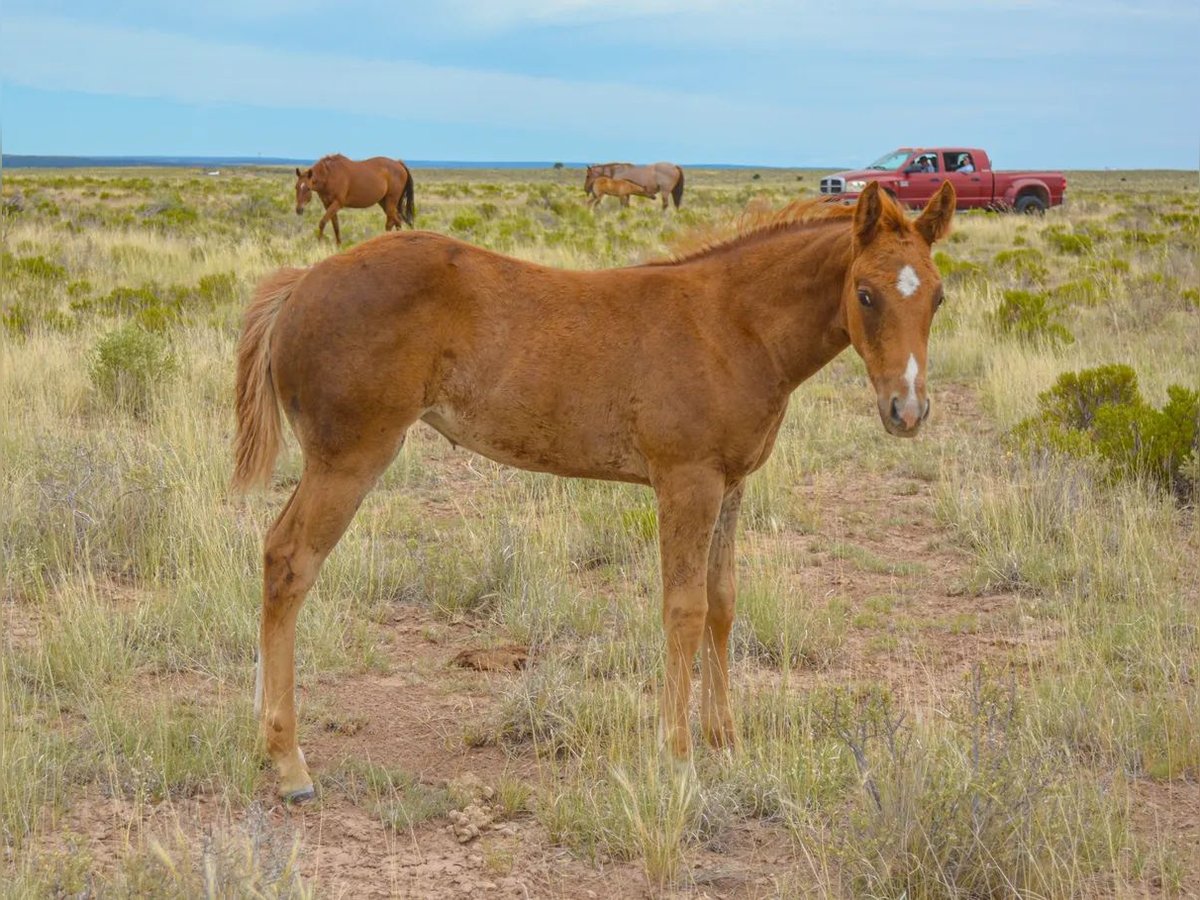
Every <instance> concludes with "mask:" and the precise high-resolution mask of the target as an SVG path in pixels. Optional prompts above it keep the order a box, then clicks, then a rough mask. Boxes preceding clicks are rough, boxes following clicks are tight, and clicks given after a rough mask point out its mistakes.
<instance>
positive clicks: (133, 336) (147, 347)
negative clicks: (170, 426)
mask: <svg viewBox="0 0 1200 900" xmlns="http://www.w3.org/2000/svg"><path fill="white" fill-rule="evenodd" d="M177 368H178V365H177V363H176V360H175V355H174V353H172V352H171V348H170V346H169V345H168V344H167V342H166V340H165V339H164V338H162V337H160V336H159V335H157V334H153V333H151V332H149V331H147V330H146V329H145V328H142V327H140V326H138V325H126V326H125V327H123V328H120V329H118V330H116V331H110V332H109V333H108V334H106V335H104V336H103V337H102V338H100V340H99V341H97V343H96V346H95V347H94V348H93V349H92V353H91V364H90V367H89V374H90V376H91V380H92V386H93V387H94V388H95V389H96V391H97V393H99V395H100V396H101V397H102V398H103V399H104V400H106V401H108V402H110V403H114V404H116V405H117V406H119V407H121V408H123V409H127V410H128V411H130V412H132V413H133V414H135V415H143V414H144V413H145V412H146V411H147V410H148V409H149V407H150V403H151V400H152V399H153V396H154V390H155V387H156V386H157V385H159V384H161V383H163V382H166V381H169V380H170V379H171V378H172V377H173V376H174V374H175V372H176V369H177Z"/></svg>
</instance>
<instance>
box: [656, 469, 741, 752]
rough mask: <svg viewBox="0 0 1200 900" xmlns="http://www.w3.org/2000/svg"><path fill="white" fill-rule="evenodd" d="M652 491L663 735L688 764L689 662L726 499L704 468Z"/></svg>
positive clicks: (714, 475)
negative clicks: (662, 636) (658, 565)
mask: <svg viewBox="0 0 1200 900" xmlns="http://www.w3.org/2000/svg"><path fill="white" fill-rule="evenodd" d="M654 491H655V493H656V494H657V497H658V541H659V549H660V554H661V557H662V581H663V627H664V629H665V630H666V638H667V671H666V678H665V686H664V690H663V700H662V709H661V720H662V732H661V733H662V738H663V740H664V741H665V743H666V745H667V747H669V748H670V750H671V752H672V753H673V754H674V756H675V757H676V758H677V759H686V758H687V757H688V756H689V755H690V754H691V750H692V740H691V732H690V730H689V728H688V700H689V698H690V696H691V692H692V661H693V660H694V659H695V657H696V651H697V650H698V649H699V648H700V641H701V639H702V636H703V634H704V627H705V620H706V618H707V616H708V594H707V591H706V581H707V575H708V554H709V546H710V545H711V543H712V535H713V523H714V522H715V521H716V519H717V513H718V511H719V510H720V508H721V498H722V497H723V495H724V493H725V482H724V476H722V475H721V474H720V473H719V472H717V471H716V470H715V469H712V468H707V467H703V466H689V467H686V468H676V469H671V470H670V471H668V472H664V473H662V474H661V475H658V476H657V477H655V478H654Z"/></svg>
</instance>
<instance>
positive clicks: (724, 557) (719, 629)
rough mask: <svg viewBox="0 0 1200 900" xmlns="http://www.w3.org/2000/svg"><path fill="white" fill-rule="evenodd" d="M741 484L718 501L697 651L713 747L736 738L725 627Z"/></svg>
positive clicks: (704, 720)
mask: <svg viewBox="0 0 1200 900" xmlns="http://www.w3.org/2000/svg"><path fill="white" fill-rule="evenodd" d="M742 491H743V485H742V484H738V485H736V486H735V487H732V488H730V489H729V490H728V491H727V492H726V494H725V499H724V500H723V501H722V503H721V514H720V515H719V516H718V517H717V525H716V527H715V528H714V529H713V535H712V545H711V546H710V547H709V550H708V617H707V619H706V620H705V623H704V647H703V649H702V650H701V651H700V654H701V655H700V679H701V681H700V690H701V693H700V727H701V729H702V730H703V732H704V737H705V740H707V741H708V742H709V743H710V744H712V745H713V746H714V747H732V746H733V745H734V744H735V743H736V741H737V732H736V731H735V729H734V725H733V714H732V713H731V712H730V708H729V631H730V629H731V628H732V627H733V617H734V601H735V597H736V592H737V586H736V581H735V579H736V572H735V570H736V564H735V563H736V560H735V558H734V538H735V536H736V533H737V520H738V512H739V510H740V509H741V505H742Z"/></svg>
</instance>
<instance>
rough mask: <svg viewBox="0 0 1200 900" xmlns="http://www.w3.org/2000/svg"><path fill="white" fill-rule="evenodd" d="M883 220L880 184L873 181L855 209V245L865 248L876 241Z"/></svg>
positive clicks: (860, 195) (860, 196) (865, 189)
mask: <svg viewBox="0 0 1200 900" xmlns="http://www.w3.org/2000/svg"><path fill="white" fill-rule="evenodd" d="M882 218H883V200H882V199H880V196H879V182H878V181H872V182H871V183H870V184H868V185H867V186H866V187H865V188H864V189H863V192H862V193H861V194H859V195H858V204H857V205H856V206H855V207H854V243H855V245H856V246H858V247H865V246H866V245H867V244H869V243H871V241H872V240H874V239H875V235H876V234H877V233H878V232H879V225H880V220H881V219H882Z"/></svg>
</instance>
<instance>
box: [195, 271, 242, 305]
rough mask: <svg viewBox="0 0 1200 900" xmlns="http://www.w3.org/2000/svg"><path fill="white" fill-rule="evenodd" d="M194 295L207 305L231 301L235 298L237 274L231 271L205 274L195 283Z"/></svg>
mask: <svg viewBox="0 0 1200 900" xmlns="http://www.w3.org/2000/svg"><path fill="white" fill-rule="evenodd" d="M196 296H197V297H199V298H200V299H201V300H202V301H204V302H205V303H206V304H208V305H209V306H217V305H219V304H222V303H229V302H232V301H233V300H236V299H237V276H235V275H234V274H233V273H232V272H217V273H216V274H214V275H205V276H203V277H202V278H201V279H200V283H199V284H198V285H196Z"/></svg>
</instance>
